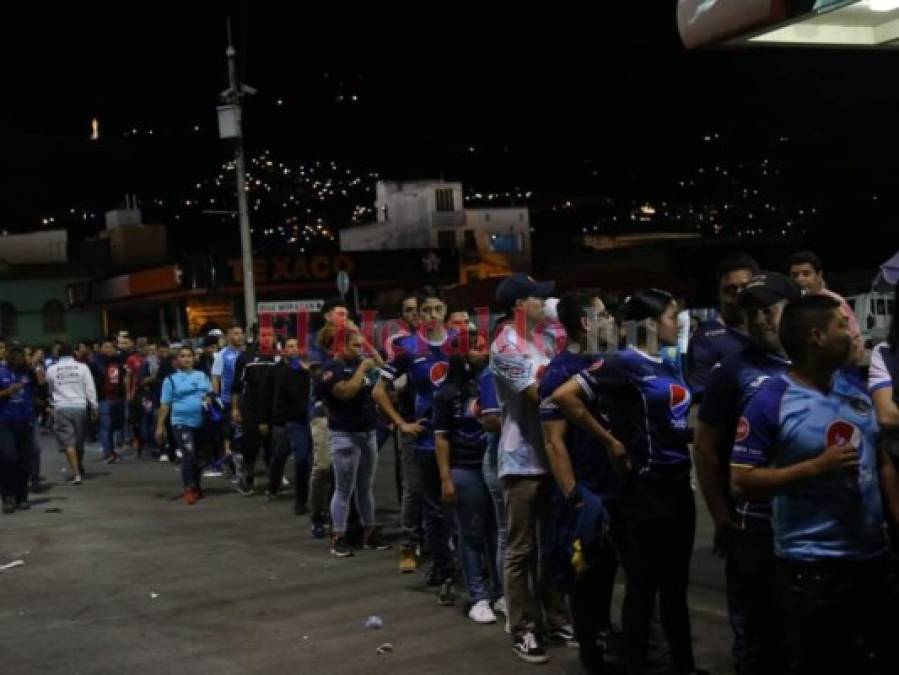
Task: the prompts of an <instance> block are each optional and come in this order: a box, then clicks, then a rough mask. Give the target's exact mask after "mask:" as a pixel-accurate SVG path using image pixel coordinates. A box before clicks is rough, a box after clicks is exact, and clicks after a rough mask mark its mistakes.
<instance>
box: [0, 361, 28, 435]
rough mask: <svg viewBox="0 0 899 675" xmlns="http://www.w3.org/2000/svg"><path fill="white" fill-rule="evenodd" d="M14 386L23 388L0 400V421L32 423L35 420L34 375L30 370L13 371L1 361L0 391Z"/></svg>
mask: <svg viewBox="0 0 899 675" xmlns="http://www.w3.org/2000/svg"><path fill="white" fill-rule="evenodd" d="M14 384H21V385H22V388H21V389H19V390H18V391H17V392H16V393H15V394H10V395H9V396H6V397H4V398H0V421H6V422H25V421H30V420H32V419H34V390H35V386H36V383H35V380H34V375H33V374H32V373H31V371H30V370H18V371H17V370H13V369H12V368H11V367H10V366H8V365H7V364H5V363H3V362H2V361H0V389H9V388H10V387H12V385H14Z"/></svg>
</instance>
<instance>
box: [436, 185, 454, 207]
mask: <svg viewBox="0 0 899 675" xmlns="http://www.w3.org/2000/svg"><path fill="white" fill-rule="evenodd" d="M434 201H435V202H436V204H437V210H438V211H455V210H456V207H455V205H454V204H453V190H452V188H440V189H438V190H434Z"/></svg>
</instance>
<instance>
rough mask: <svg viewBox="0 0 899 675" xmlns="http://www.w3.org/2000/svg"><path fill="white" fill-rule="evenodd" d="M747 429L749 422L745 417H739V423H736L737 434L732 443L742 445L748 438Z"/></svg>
mask: <svg viewBox="0 0 899 675" xmlns="http://www.w3.org/2000/svg"><path fill="white" fill-rule="evenodd" d="M749 429H750V427H749V420H748V419H746V418H745V417H741V418H740V419H739V421H737V433H736V435H735V436H734V443H742V442H743V441H745V440H746V439H747V438H749Z"/></svg>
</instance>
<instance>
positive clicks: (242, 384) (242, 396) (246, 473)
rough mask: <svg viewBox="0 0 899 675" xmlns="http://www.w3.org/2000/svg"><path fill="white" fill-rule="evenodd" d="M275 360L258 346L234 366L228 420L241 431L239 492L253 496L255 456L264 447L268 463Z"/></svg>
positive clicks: (267, 463)
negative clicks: (241, 466) (241, 465)
mask: <svg viewBox="0 0 899 675" xmlns="http://www.w3.org/2000/svg"><path fill="white" fill-rule="evenodd" d="M275 366H276V364H275V358H274V356H273V355H272V354H265V353H263V351H262V350H261V349H260V346H259V344H258V342H257V343H254V344H253V346H252V348H249V349H247V350H246V351H244V352H243V353H242V354H241V355H240V356H239V357H238V359H237V363H236V364H235V366H234V381H233V382H232V383H231V419H232V420H233V421H234V423H235V424H239V425H241V426H242V428H243V440H242V441H241V443H242V451H243V471H242V474H243V475H242V476H241V480H240V484H239V485H238V488H237V490H238V492H240V494H242V495H243V496H244V497H249V496H251V495H252V494H253V482H254V478H255V475H254V472H255V468H256V456H257V455H258V454H259V446H260V445H262V446H263V458H264V460H265V463H266V465H269V464H271V447H272V443H271V441H272V437H271V426H270V425H271V421H272V393H273V387H272V376H273V375H274V369H275Z"/></svg>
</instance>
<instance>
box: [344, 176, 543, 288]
mask: <svg viewBox="0 0 899 675" xmlns="http://www.w3.org/2000/svg"><path fill="white" fill-rule="evenodd" d="M375 192H376V196H375V211H376V213H377V220H376V222H374V223H369V224H367V225H360V226H357V227H351V228H347V229H344V230H341V231H340V248H341V250H342V251H379V250H398V249H432V248H442V249H453V250H455V251H457V252H458V254H459V278H458V281H459V282H460V283H468V282H469V281H475V280H478V279H486V278H489V277H495V276H503V275H506V274H509V273H510V272H527V271H530V267H531V237H530V218H529V214H528V209H527V207H511V208H472V209H466V208H465V202H464V197H463V192H462V183H458V182H446V181H414V182H393V181H378V183H377V185H376V191H375Z"/></svg>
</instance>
